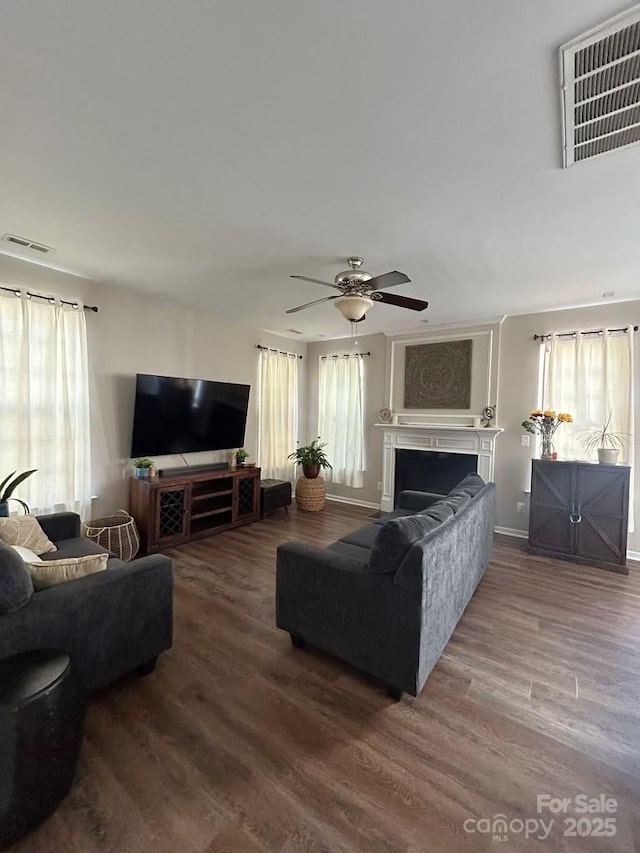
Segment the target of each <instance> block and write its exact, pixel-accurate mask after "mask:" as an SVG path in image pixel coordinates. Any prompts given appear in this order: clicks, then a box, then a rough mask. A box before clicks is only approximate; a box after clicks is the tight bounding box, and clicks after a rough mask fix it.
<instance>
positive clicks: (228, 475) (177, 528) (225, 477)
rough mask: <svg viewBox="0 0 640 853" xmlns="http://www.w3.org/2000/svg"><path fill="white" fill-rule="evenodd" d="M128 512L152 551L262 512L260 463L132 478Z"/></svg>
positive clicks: (209, 533)
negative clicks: (256, 465) (147, 478)
mask: <svg viewBox="0 0 640 853" xmlns="http://www.w3.org/2000/svg"><path fill="white" fill-rule="evenodd" d="M129 512H130V513H131V515H132V516H133V517H134V518H135V520H136V524H137V525H138V530H139V531H140V549H141V551H142V552H143V553H145V554H152V553H154V551H159V550H161V549H162V548H169V547H173V546H174V545H180V544H182V543H183V542H189V541H191V540H192V539H202V538H204V537H205V536H213V534H215V533H221V532H222V531H223V530H229V529H230V528H232V527H239V526H240V525H241V524H251V522H252V521H257V520H258V519H259V518H260V469H259V468H255V467H254V466H247V467H246V468H245V467H242V468H235V469H231V468H229V469H227V470H219V469H211V470H209V471H203V470H202V469H200V470H196V471H193V472H191V473H190V472H189V471H188V469H187V470H185V472H184V473H183V474H179V475H172V476H169V477H156V478H154V479H151V480H138V479H137V478H136V477H131V479H130V480H129Z"/></svg>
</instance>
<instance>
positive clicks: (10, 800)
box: [0, 651, 85, 848]
mask: <svg viewBox="0 0 640 853" xmlns="http://www.w3.org/2000/svg"><path fill="white" fill-rule="evenodd" d="M84 701H85V700H84V692H83V690H82V689H81V687H80V684H79V682H78V681H77V680H76V677H75V674H74V672H73V669H72V666H71V661H70V659H69V656H68V655H67V654H65V653H64V652H58V651H33V652H23V653H22V654H19V655H14V656H13V657H10V658H6V659H5V660H3V661H0V848H2V847H5V846H6V845H8V844H11V843H13V842H14V841H17V840H18V839H19V838H22V837H23V836H25V835H26V834H27V833H29V832H31V830H32V829H35V828H36V827H37V826H39V825H40V824H41V823H42V822H43V821H44V820H45V818H47V817H48V816H49V815H50V814H51V812H52V811H54V809H55V808H56V806H57V805H58V804H59V803H60V802H61V800H63V799H64V797H66V795H67V794H68V792H69V789H70V787H71V783H72V782H73V777H74V775H75V771H76V764H77V761H78V753H79V751H80V744H81V742H82V734H83V731H84Z"/></svg>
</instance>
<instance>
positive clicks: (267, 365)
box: [258, 349, 298, 481]
mask: <svg viewBox="0 0 640 853" xmlns="http://www.w3.org/2000/svg"><path fill="white" fill-rule="evenodd" d="M297 439H298V357H297V356H294V355H290V354H288V353H281V352H276V351H274V350H270V349H263V350H260V362H259V371H258V464H259V465H260V467H261V468H262V476H263V477H264V478H265V479H268V478H274V479H277V480H291V481H293V480H294V479H295V473H296V466H295V463H294V462H293V461H292V460H291V459H287V456H288V455H289V454H290V453H293V451H294V450H295V449H296V442H297Z"/></svg>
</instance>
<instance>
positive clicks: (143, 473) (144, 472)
mask: <svg viewBox="0 0 640 853" xmlns="http://www.w3.org/2000/svg"><path fill="white" fill-rule="evenodd" d="M153 465H154V463H153V459H149V457H148V456H139V457H138V458H137V459H134V460H133V468H134V471H135V476H136V477H137V478H138V480H148V479H149V472H150V471H151V468H153Z"/></svg>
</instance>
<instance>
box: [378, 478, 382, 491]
mask: <svg viewBox="0 0 640 853" xmlns="http://www.w3.org/2000/svg"><path fill="white" fill-rule="evenodd" d="M378 491H379V492H381V491H382V480H379V481H378Z"/></svg>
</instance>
